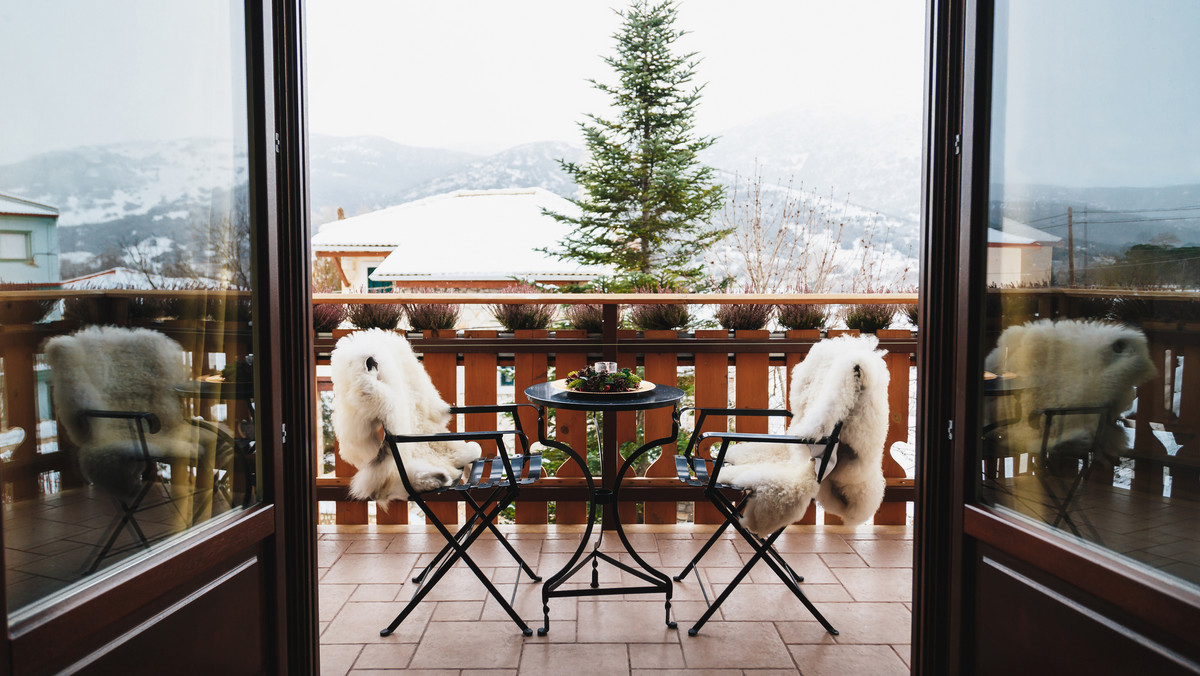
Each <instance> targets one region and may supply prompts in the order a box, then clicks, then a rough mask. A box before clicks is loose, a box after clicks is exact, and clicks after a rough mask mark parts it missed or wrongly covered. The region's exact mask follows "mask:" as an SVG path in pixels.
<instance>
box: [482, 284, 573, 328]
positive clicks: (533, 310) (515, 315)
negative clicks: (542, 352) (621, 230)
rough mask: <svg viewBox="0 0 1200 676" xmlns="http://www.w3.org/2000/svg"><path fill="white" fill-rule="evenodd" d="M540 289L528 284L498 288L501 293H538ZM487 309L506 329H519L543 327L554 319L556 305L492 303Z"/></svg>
mask: <svg viewBox="0 0 1200 676" xmlns="http://www.w3.org/2000/svg"><path fill="white" fill-rule="evenodd" d="M540 291H541V289H538V288H537V287H535V286H531V285H529V284H515V285H513V286H508V287H505V288H503V289H501V290H500V292H501V293H539V292H540ZM488 310H489V311H490V312H491V313H492V316H493V317H495V319H496V321H497V322H500V325H501V326H503V327H504V328H505V329H506V330H508V331H517V330H521V329H544V328H547V327H549V326H550V322H552V321H554V314H555V311H556V310H557V306H555V305H554V304H553V303H527V304H517V303H494V304H492V305H489V306H488Z"/></svg>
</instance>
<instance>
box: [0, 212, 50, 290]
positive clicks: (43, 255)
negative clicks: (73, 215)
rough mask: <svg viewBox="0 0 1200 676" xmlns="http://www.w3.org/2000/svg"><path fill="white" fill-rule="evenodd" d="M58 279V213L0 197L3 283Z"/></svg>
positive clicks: (1, 277)
mask: <svg viewBox="0 0 1200 676" xmlns="http://www.w3.org/2000/svg"><path fill="white" fill-rule="evenodd" d="M58 279H59V272H58V209H56V208H54V207H51V206H46V205H45V204H38V203H37V202H30V201H29V200H24V199H21V198H19V197H13V196H11V195H4V194H0V281H4V282H26V283H29V282H33V283H36V282H57V281H58Z"/></svg>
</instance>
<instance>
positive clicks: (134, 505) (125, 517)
mask: <svg viewBox="0 0 1200 676" xmlns="http://www.w3.org/2000/svg"><path fill="white" fill-rule="evenodd" d="M154 483H155V482H148V483H145V484H143V485H142V487H141V489H140V490H139V491H138V494H137V495H136V496H134V498H133V500H131V501H130V502H129V504H128V505H127V504H125V502H124V501H123V500H121V499H120V498H117V497H113V502H115V503H117V506H118V507H120V509H121V515H120V516H118V517H115V518H113V522H112V527H111V530H110V531H109V534H108V538H107V539H106V541H105V543H104V546H103V547H101V548H100V549H99V550H98V551H97V552H96V554H95V556H94V557H93V558H92V561H91V563H90V564H88V566H87V568H86V569H85V570H84V572H83V574H84V575H91V574H92V573H94V572H96V570H97V569H98V568H99V567H100V562H101V561H103V560H104V557H106V556H108V553H109V551H110V550H111V549H112V547H113V545H114V544H116V543H117V538H118V537H120V536H121V532H122V531H123V530H125V526H126V525H128V526H129V527H130V528H132V529H133V532H134V534H135V535H137V537H138V540H139V541H140V542H141V544H142V547H143V548H149V547H150V540H149V539H148V538H147V537H146V534H145V533H143V532H142V529H141V526H139V525H138V522H137V519H136V518H135V517H134V515H135V514H136V513H137V509H138V507H140V506H141V504H142V501H143V500H145V499H146V496H147V495H149V494H150V491H151V490H152V489H153V488H154Z"/></svg>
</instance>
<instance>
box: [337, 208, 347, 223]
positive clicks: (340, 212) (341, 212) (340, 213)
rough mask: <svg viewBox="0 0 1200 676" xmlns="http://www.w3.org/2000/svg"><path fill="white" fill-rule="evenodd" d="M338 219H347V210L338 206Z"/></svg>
mask: <svg viewBox="0 0 1200 676" xmlns="http://www.w3.org/2000/svg"><path fill="white" fill-rule="evenodd" d="M338 220H339V221H344V220H346V212H345V211H344V210H343V209H342V208H341V207H338Z"/></svg>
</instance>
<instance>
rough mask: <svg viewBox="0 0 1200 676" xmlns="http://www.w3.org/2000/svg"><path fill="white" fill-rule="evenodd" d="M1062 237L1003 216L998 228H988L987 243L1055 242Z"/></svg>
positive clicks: (1059, 240)
mask: <svg viewBox="0 0 1200 676" xmlns="http://www.w3.org/2000/svg"><path fill="white" fill-rule="evenodd" d="M1061 241H1062V237H1059V236H1058V235H1051V234H1050V233H1048V232H1046V231H1044V230H1038V229H1037V228H1034V227H1032V226H1029V225H1026V224H1024V223H1022V222H1020V221H1017V220H1013V219H1011V218H1008V217H1007V216H1006V217H1004V219H1003V221H1002V222H1001V227H1000V228H988V244H1010V245H1011V244H1057V243H1058V242H1061Z"/></svg>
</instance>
